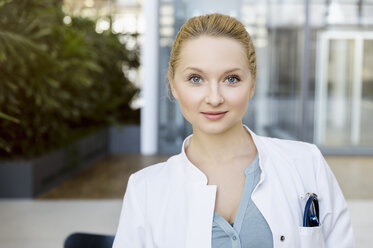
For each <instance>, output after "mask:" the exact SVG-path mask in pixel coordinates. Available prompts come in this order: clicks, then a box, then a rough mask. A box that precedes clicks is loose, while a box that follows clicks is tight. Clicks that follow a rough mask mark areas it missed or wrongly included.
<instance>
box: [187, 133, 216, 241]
mask: <svg viewBox="0 0 373 248" xmlns="http://www.w3.org/2000/svg"><path fill="white" fill-rule="evenodd" d="M191 136H192V135H190V136H189V137H187V138H186V139H185V140H184V142H183V146H182V151H181V159H182V161H183V164H184V166H183V168H184V172H183V173H185V175H186V178H187V182H186V197H187V208H186V209H187V210H186V211H187V212H186V214H185V218H187V220H186V223H187V227H186V246H185V247H186V248H195V247H204V248H210V247H211V236H212V222H213V217H214V209H215V197H216V189H217V186H216V185H207V177H206V175H205V174H204V173H203V172H202V171H201V170H199V169H198V168H197V167H196V166H195V165H193V164H192V163H191V162H190V161H189V159H188V158H187V156H186V154H185V147H186V146H188V145H189V142H190V137H191Z"/></svg>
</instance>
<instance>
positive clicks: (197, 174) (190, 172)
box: [180, 124, 267, 185]
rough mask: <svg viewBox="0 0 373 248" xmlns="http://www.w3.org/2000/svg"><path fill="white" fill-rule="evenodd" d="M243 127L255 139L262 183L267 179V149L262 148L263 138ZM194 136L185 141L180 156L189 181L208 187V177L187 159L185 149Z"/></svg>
mask: <svg viewBox="0 0 373 248" xmlns="http://www.w3.org/2000/svg"><path fill="white" fill-rule="evenodd" d="M243 127H244V128H246V130H247V131H248V132H249V133H250V135H251V137H252V138H253V141H254V144H255V146H256V148H257V150H258V156H259V167H260V169H261V171H262V173H261V177H260V182H259V183H261V182H262V181H263V180H264V177H265V168H264V166H263V165H264V164H265V163H264V162H265V161H266V159H267V156H266V154H265V149H262V146H263V145H264V144H263V143H262V140H261V136H258V135H256V134H255V133H254V132H253V131H252V130H251V129H250V128H248V127H247V126H246V125H244V124H243ZM192 136H193V134H191V135H189V136H188V137H186V138H185V139H184V141H183V145H182V147H181V154H180V155H181V159H182V161H183V164H184V165H185V170H186V175H187V180H188V181H189V182H193V183H200V184H203V185H207V176H206V175H205V174H204V173H203V172H202V171H201V170H200V169H199V168H198V167H197V166H195V165H194V164H193V163H192V162H191V161H190V160H189V158H188V157H187V155H186V153H185V148H186V147H188V145H189V143H190V139H191V137H192Z"/></svg>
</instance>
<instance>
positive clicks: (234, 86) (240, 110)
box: [169, 36, 254, 134]
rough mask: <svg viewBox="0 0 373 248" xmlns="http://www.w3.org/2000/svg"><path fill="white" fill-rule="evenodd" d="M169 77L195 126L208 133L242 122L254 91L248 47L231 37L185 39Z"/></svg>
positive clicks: (226, 128) (174, 90)
mask: <svg viewBox="0 0 373 248" xmlns="http://www.w3.org/2000/svg"><path fill="white" fill-rule="evenodd" d="M169 81H170V83H171V90H172V94H173V96H174V97H175V98H176V99H177V100H178V102H179V105H180V108H181V111H182V113H183V115H184V117H185V118H186V119H187V120H188V121H189V122H190V123H191V124H192V126H193V130H196V129H198V130H199V131H202V132H205V133H214V134H216V133H221V132H225V131H227V130H229V129H230V128H232V127H234V126H235V125H237V124H240V123H242V118H243V116H244V114H245V112H246V109H247V105H248V102H249V99H250V98H251V97H252V95H253V93H254V82H253V80H252V78H251V73H250V70H249V66H248V61H247V56H246V53H245V49H244V47H243V46H242V45H241V44H240V43H239V42H238V41H236V40H233V39H229V38H221V37H219V38H217V37H209V36H201V37H199V38H197V39H192V40H189V41H187V42H185V43H184V44H183V47H182V48H181V52H180V59H179V61H178V64H177V66H176V68H175V73H174V79H171V78H169ZM219 113H221V114H219Z"/></svg>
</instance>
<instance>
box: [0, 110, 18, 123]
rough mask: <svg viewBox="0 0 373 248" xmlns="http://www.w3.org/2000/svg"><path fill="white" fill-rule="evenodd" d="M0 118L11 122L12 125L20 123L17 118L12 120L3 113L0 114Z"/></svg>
mask: <svg viewBox="0 0 373 248" xmlns="http://www.w3.org/2000/svg"><path fill="white" fill-rule="evenodd" d="M0 118H2V119H5V120H8V121H11V122H14V123H20V121H19V120H18V119H17V118H14V117H12V116H10V115H7V114H5V113H3V112H0Z"/></svg>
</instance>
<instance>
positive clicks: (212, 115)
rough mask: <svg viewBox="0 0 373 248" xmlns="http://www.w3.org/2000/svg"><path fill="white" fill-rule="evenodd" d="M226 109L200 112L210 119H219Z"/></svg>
mask: <svg viewBox="0 0 373 248" xmlns="http://www.w3.org/2000/svg"><path fill="white" fill-rule="evenodd" d="M227 112H228V111H211V112H201V113H202V114H203V115H204V116H205V117H206V118H207V119H209V120H210V121H216V120H220V119H221V118H223V117H224V116H225V114H226V113H227Z"/></svg>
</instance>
